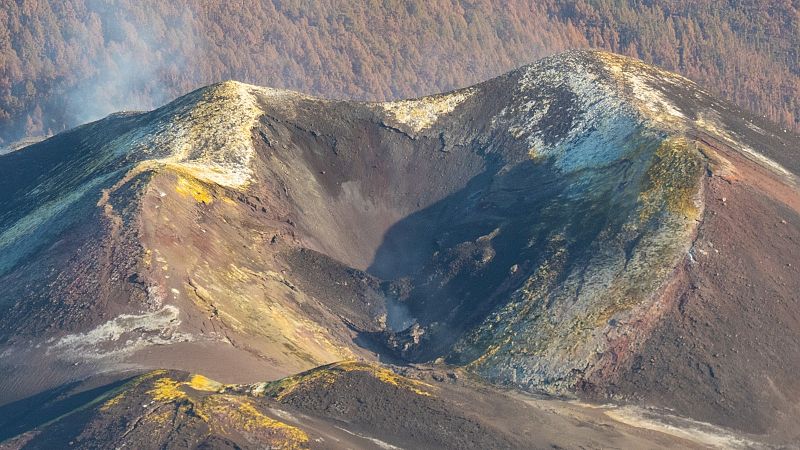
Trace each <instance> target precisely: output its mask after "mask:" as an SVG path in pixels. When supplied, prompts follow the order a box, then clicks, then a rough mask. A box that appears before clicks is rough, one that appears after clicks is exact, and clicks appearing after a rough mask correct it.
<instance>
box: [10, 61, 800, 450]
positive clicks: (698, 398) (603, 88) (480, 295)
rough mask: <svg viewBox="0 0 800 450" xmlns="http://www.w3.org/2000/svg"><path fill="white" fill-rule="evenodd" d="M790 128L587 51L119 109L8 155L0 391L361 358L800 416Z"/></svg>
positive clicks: (555, 387)
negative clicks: (505, 67)
mask: <svg viewBox="0 0 800 450" xmlns="http://www.w3.org/2000/svg"><path fill="white" fill-rule="evenodd" d="M797 144H798V137H797V136H796V135H793V134H789V133H784V132H778V131H775V130H774V128H773V127H772V125H770V124H768V123H764V122H762V121H759V120H758V119H757V118H754V117H752V116H751V115H749V114H747V113H745V112H742V111H740V110H738V109H736V108H735V107H733V106H731V105H729V104H727V103H724V102H720V101H718V100H716V99H714V98H712V97H711V96H709V95H708V94H707V93H705V92H704V91H703V90H702V89H700V88H699V87H697V86H696V85H694V84H693V83H691V82H690V81H688V80H686V79H684V78H682V77H680V76H677V75H674V74H671V73H668V72H664V71H662V70H659V69H657V68H654V67H651V66H647V65H644V64H643V63H641V62H639V61H636V60H632V59H628V58H624V57H621V56H617V55H613V54H608V53H601V52H584V51H582V52H568V53H565V54H561V55H557V56H554V57H551V58H547V59H544V60H541V61H539V62H537V63H534V64H532V65H530V66H526V67H523V68H521V69H518V70H516V71H514V72H510V73H509V74H506V75H504V76H502V77H499V78H496V79H493V80H490V81H487V82H485V83H482V84H479V85H476V86H473V87H470V88H467V89H462V90H458V91H454V92H451V93H446V94H442V95H436V96H432V97H425V98H421V99H414V100H403V101H397V102H391V103H358V102H342V101H328V100H323V99H317V98H311V97H307V96H304V95H301V94H298V93H294V92H288V91H279V90H274V89H268V88H260V87H255V86H249V85H244V84H241V83H236V82H225V83H220V84H217V85H213V86H210V87H207V88H204V89H201V90H198V91H196V92H193V93H191V94H189V95H187V96H184V97H181V98H179V99H177V100H175V101H174V102H172V103H170V104H168V105H166V106H164V107H162V108H160V109H157V110H154V111H151V112H145V113H125V114H116V115H112V116H109V117H108V118H106V119H103V120H101V121H98V122H94V123H91V124H88V125H85V126H82V127H79V128H76V129H74V130H72V131H69V132H67V133H63V134H60V135H57V136H55V137H53V138H51V139H48V140H46V141H43V142H40V143H37V144H34V145H31V146H29V147H27V148H25V149H22V150H19V151H16V152H14V153H10V154H7V155H3V156H0V195H1V196H0V285H2V286H3V287H4V288H3V294H2V298H0V308H2V310H3V313H2V314H1V315H0V345H2V349H0V351H2V354H3V358H2V360H1V361H0V371H2V372H1V373H2V374H3V377H2V379H1V380H2V381H1V382H2V386H0V392H2V398H0V403H8V402H14V401H17V402H18V401H20V399H22V398H23V397H27V396H31V395H34V394H37V393H39V392H42V391H45V390H48V389H53V388H55V387H57V386H59V385H63V384H65V383H68V382H71V381H74V380H78V379H84V378H87V377H91V376H93V375H96V374H98V373H106V372H115V371H122V370H126V369H141V368H166V369H180V370H184V371H188V372H193V373H202V374H204V375H206V376H209V377H211V378H214V379H218V380H220V381H221V382H224V383H239V384H242V383H245V384H246V383H255V382H261V381H263V380H264V379H275V378H279V377H283V376H287V375H290V374H293V373H297V372H299V371H302V370H307V369H310V368H313V367H316V366H319V365H323V364H327V363H332V362H335V361H341V360H350V359H354V358H355V359H365V360H382V361H388V362H394V363H403V362H405V363H408V362H414V363H432V364H437V365H439V364H448V365H450V366H462V367H463V368H464V369H465V370H467V371H469V372H470V373H473V374H476V375H478V376H480V377H481V378H482V379H484V380H487V381H490V382H492V383H496V384H500V385H509V386H513V387H516V388H521V389H525V390H528V391H535V392H545V393H549V394H555V395H567V396H572V395H577V396H580V397H584V398H589V399H595V400H603V401H607V400H608V399H614V400H615V401H620V402H624V401H629V402H634V403H638V404H641V405H652V406H657V407H662V408H669V409H671V410H673V411H675V412H676V413H677V414H679V415H683V416H688V417H691V418H693V419H696V420H700V421H703V422H711V423H713V424H717V425H721V426H725V427H728V428H732V429H735V430H738V431H740V432H745V433H750V434H753V435H763V436H767V437H768V439H769V440H771V441H772V440H775V441H776V442H778V441H780V442H784V441H791V440H792V439H797V438H798V436H797V434H796V433H797V431H796V430H794V429H793V427H792V426H791V425H792V424H793V423H796V421H797V419H798V417H800V411H798V406H797V404H796V401H795V400H794V399H796V398H798V395H799V394H800V381H798V380H797V379H796V377H795V376H794V375H795V374H796V373H798V370H800V331H798V330H800V326H799V325H800V305H798V304H797V301H798V296H797V292H800V276H798V270H799V269H798V267H800V258H799V256H800V246H798V243H800V216H799V215H798V214H799V211H800V196H799V195H798V188H797V175H796V174H797V173H798V169H800V157H799V156H800V155H798V148H797ZM176 382H177V381H176ZM793 433H794V434H793ZM475 445H476V446H479V444H477V443H476V444H475Z"/></svg>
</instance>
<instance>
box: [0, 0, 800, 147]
mask: <svg viewBox="0 0 800 450" xmlns="http://www.w3.org/2000/svg"><path fill="white" fill-rule="evenodd" d="M799 9H800V6H799V3H798V1H797V0H763V1H759V0H738V1H737V0H729V1H720V0H623V1H619V0H563V1H558V0H510V1H508V2H493V1H491V0H428V1H424V2H408V1H400V0H370V1H363V2H350V1H342V0H314V1H312V0H254V1H247V2H241V1H203V2H193V1H187V0H173V1H169V2H165V1H161V0H158V1H156V0H59V1H52V0H51V1H47V0H6V1H4V2H3V4H2V7H0V143H2V142H9V141H12V140H15V139H18V138H20V137H23V136H26V135H28V136H30V135H40V134H50V133H55V132H58V131H61V130H64V129H66V128H69V127H71V126H74V125H76V124H79V123H82V122H85V121H87V120H91V119H95V118H98V117H101V116H102V115H104V114H107V113H109V112H112V111H115V110H119V109H145V108H151V107H154V106H157V105H158V104H160V103H163V102H165V101H167V100H169V99H171V98H173V97H175V96H178V95H180V94H182V93H185V92H187V91H190V90H192V89H194V88H197V87H199V86H202V85H206V84H209V83H212V82H215V81H219V80H224V79H237V80H241V81H245V82H250V83H255V84H260V85H266V86H274V87H284V88H291V89H295V90H300V91H304V92H308V93H312V94H316V95H322V96H327V97H348V98H358V99H372V100H383V99H390V98H398V97H408V96H417V95H422V94H427V93H433V92H438V91H443V90H448V89H451V88H455V87H459V86H464V85H469V84H472V83H475V82H477V81H481V80H483V79H486V78H489V77H492V76H494V75H498V74H500V73H503V72H505V71H507V70H510V69H512V68H515V67H517V66H519V65H522V64H526V63H528V62H531V61H533V60H535V59H537V58H540V57H542V56H545V55H548V54H552V53H556V52H559V51H562V50H565V49H569V48H585V47H595V48H602V49H607V50H611V51H615V52H619V53H625V54H629V55H633V56H637V57H639V58H642V59H644V60H645V61H648V62H651V63H655V64H658V65H660V66H662V67H664V68H667V69H669V70H674V71H678V72H681V73H683V74H684V75H686V76H688V77H689V78H692V79H694V80H696V81H698V82H699V83H700V84H701V85H704V86H705V87H707V88H708V89H709V90H711V91H714V92H716V93H718V94H720V95H722V96H723V97H726V98H728V99H731V100H733V101H735V102H736V103H738V104H739V105H741V106H743V107H745V108H748V109H751V110H753V111H755V112H757V113H759V114H762V115H765V116H767V117H769V118H771V119H773V120H774V121H777V122H779V123H782V124H783V125H784V126H786V127H789V128H793V129H796V130H800V62H798V48H800V31H798V22H800V18H799V17H798V10H799Z"/></svg>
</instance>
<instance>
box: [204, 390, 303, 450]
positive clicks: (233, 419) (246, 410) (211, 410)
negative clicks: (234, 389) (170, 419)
mask: <svg viewBox="0 0 800 450" xmlns="http://www.w3.org/2000/svg"><path fill="white" fill-rule="evenodd" d="M201 408H202V412H203V414H206V415H207V416H208V417H209V421H210V422H211V424H212V426H213V427H214V428H216V429H219V430H221V431H223V432H230V431H236V432H238V433H243V434H246V435H248V436H249V437H251V438H252V439H253V440H254V441H257V442H259V443H260V444H261V445H264V446H266V447H268V448H274V449H301V448H307V447H308V442H309V438H308V434H306V432H305V431H303V430H301V429H300V428H297V427H294V426H291V425H289V424H286V423H284V422H282V421H280V420H277V419H273V418H272V417H269V416H267V415H266V414H264V413H263V412H262V411H260V410H259V409H258V408H257V407H256V406H255V404H254V403H253V401H252V400H250V399H248V398H242V397H237V396H233V395H213V396H210V397H207V398H206V399H204V400H203V402H202V404H201Z"/></svg>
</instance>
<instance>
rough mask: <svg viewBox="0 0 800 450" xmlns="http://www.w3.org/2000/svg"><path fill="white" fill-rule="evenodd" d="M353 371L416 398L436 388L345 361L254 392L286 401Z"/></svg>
mask: <svg viewBox="0 0 800 450" xmlns="http://www.w3.org/2000/svg"><path fill="white" fill-rule="evenodd" d="M350 372H362V373H366V374H369V375H370V376H372V377H374V378H375V379H377V380H378V381H380V382H382V383H385V384H388V385H391V386H395V387H397V388H400V389H405V390H408V391H410V392H413V393H415V394H417V395H422V396H425V397H430V396H432V395H433V393H432V392H433V386H431V385H429V384H427V383H423V382H422V381H418V380H414V379H411V378H407V377H403V376H401V375H398V374H396V373H394V372H393V371H391V370H389V369H387V368H384V367H380V366H377V365H373V364H367V363H362V362H358V361H343V362H338V363H334V364H329V365H327V366H322V367H318V368H316V369H313V370H310V371H308V372H304V373H301V374H298V375H295V376H291V377H287V378H283V379H281V380H278V381H274V382H271V383H264V384H261V385H256V386H255V387H254V389H253V393H254V394H255V395H266V396H270V397H274V398H276V399H277V400H283V399H285V398H286V397H288V396H289V395H291V394H292V393H294V392H296V391H297V390H298V389H303V388H305V387H320V385H321V387H328V386H331V385H332V384H334V383H336V382H337V381H338V380H339V379H341V378H342V377H343V376H345V375H346V374H347V373H350Z"/></svg>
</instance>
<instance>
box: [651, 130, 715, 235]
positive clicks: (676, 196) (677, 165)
mask: <svg viewBox="0 0 800 450" xmlns="http://www.w3.org/2000/svg"><path fill="white" fill-rule="evenodd" d="M654 158H655V159H654V162H653V164H652V165H651V166H650V168H649V169H648V171H647V174H646V186H645V189H644V190H643V191H642V192H641V194H640V195H639V202H640V204H641V209H640V213H639V219H640V221H641V222H646V221H647V220H649V219H650V218H651V217H652V216H653V215H654V214H655V213H657V212H658V211H660V210H662V209H666V210H667V211H668V212H670V213H672V214H677V215H681V216H683V217H685V218H687V219H692V220H694V219H696V218H697V216H698V213H699V208H698V206H697V204H696V202H695V199H694V197H695V194H696V193H697V189H698V187H697V184H698V180H699V178H700V175H701V174H702V171H703V162H702V158H701V156H700V153H699V152H698V151H697V149H696V148H695V147H694V146H693V145H692V144H690V143H689V142H688V141H687V140H686V138H683V137H679V138H671V139H667V140H665V141H664V142H663V143H662V144H661V145H660V146H659V147H658V149H657V150H656V152H655V157H654Z"/></svg>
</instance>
